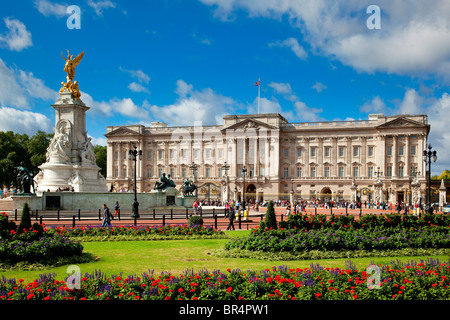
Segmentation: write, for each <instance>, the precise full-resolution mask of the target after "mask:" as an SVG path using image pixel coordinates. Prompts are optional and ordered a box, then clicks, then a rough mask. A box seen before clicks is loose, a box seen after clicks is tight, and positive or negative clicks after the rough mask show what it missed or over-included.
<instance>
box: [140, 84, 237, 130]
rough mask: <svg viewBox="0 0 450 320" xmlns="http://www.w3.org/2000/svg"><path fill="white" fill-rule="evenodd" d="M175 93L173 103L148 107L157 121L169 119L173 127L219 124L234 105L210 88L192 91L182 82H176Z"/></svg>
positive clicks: (232, 101)
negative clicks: (195, 122)
mask: <svg viewBox="0 0 450 320" xmlns="http://www.w3.org/2000/svg"><path fill="white" fill-rule="evenodd" d="M175 92H176V93H177V94H178V99H177V100H176V102H175V103H173V104H171V105H166V106H156V105H151V106H149V109H150V110H151V111H152V113H153V114H154V115H158V118H159V119H164V122H168V119H169V122H170V123H171V124H173V125H193V124H194V121H202V124H203V125H208V124H217V123H220V122H222V118H223V116H224V115H225V114H228V113H229V111H230V109H232V107H233V104H234V103H235V102H234V100H233V99H232V98H229V97H225V96H223V95H221V94H218V93H216V92H214V91H213V90H212V89H211V88H206V89H203V90H201V91H197V90H194V89H193V86H192V85H191V84H187V83H186V82H185V81H183V80H178V81H177V88H176V89H175Z"/></svg>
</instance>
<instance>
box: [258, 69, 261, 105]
mask: <svg viewBox="0 0 450 320" xmlns="http://www.w3.org/2000/svg"><path fill="white" fill-rule="evenodd" d="M260 81H261V78H259V80H258V82H259V86H258V114H259V111H260V106H261V82H260Z"/></svg>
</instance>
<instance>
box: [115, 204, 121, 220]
mask: <svg viewBox="0 0 450 320" xmlns="http://www.w3.org/2000/svg"><path fill="white" fill-rule="evenodd" d="M119 209H120V206H119V201H116V204H115V205H114V210H115V211H116V212H115V213H114V218H115V217H116V216H117V215H119Z"/></svg>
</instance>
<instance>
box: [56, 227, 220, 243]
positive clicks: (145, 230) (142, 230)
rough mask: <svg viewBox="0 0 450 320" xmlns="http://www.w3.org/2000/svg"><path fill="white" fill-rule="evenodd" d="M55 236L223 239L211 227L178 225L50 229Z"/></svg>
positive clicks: (111, 238) (95, 238)
mask: <svg viewBox="0 0 450 320" xmlns="http://www.w3.org/2000/svg"><path fill="white" fill-rule="evenodd" d="M51 230H52V232H54V233H56V234H61V235H64V236H67V237H70V238H82V239H83V241H87V240H91V239H93V240H100V239H103V238H107V239H109V240H113V239H117V240H122V239H125V238H132V239H136V240H138V239H176V238H187V237H190V238H195V237H203V238H206V237H210V238H220V237H225V233H224V232H223V231H220V230H217V229H214V228H212V227H211V226H202V225H193V226H188V225H187V224H178V225H165V226H162V225H154V226H145V225H138V226H133V225H131V226H112V227H100V226H87V227H75V228H72V227H70V228H67V227H56V228H53V229H51Z"/></svg>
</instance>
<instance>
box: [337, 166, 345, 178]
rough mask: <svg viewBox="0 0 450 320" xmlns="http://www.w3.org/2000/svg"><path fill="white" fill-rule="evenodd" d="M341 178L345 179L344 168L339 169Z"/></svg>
mask: <svg viewBox="0 0 450 320" xmlns="http://www.w3.org/2000/svg"><path fill="white" fill-rule="evenodd" d="M338 170H339V178H343V177H344V167H339V169H338Z"/></svg>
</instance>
